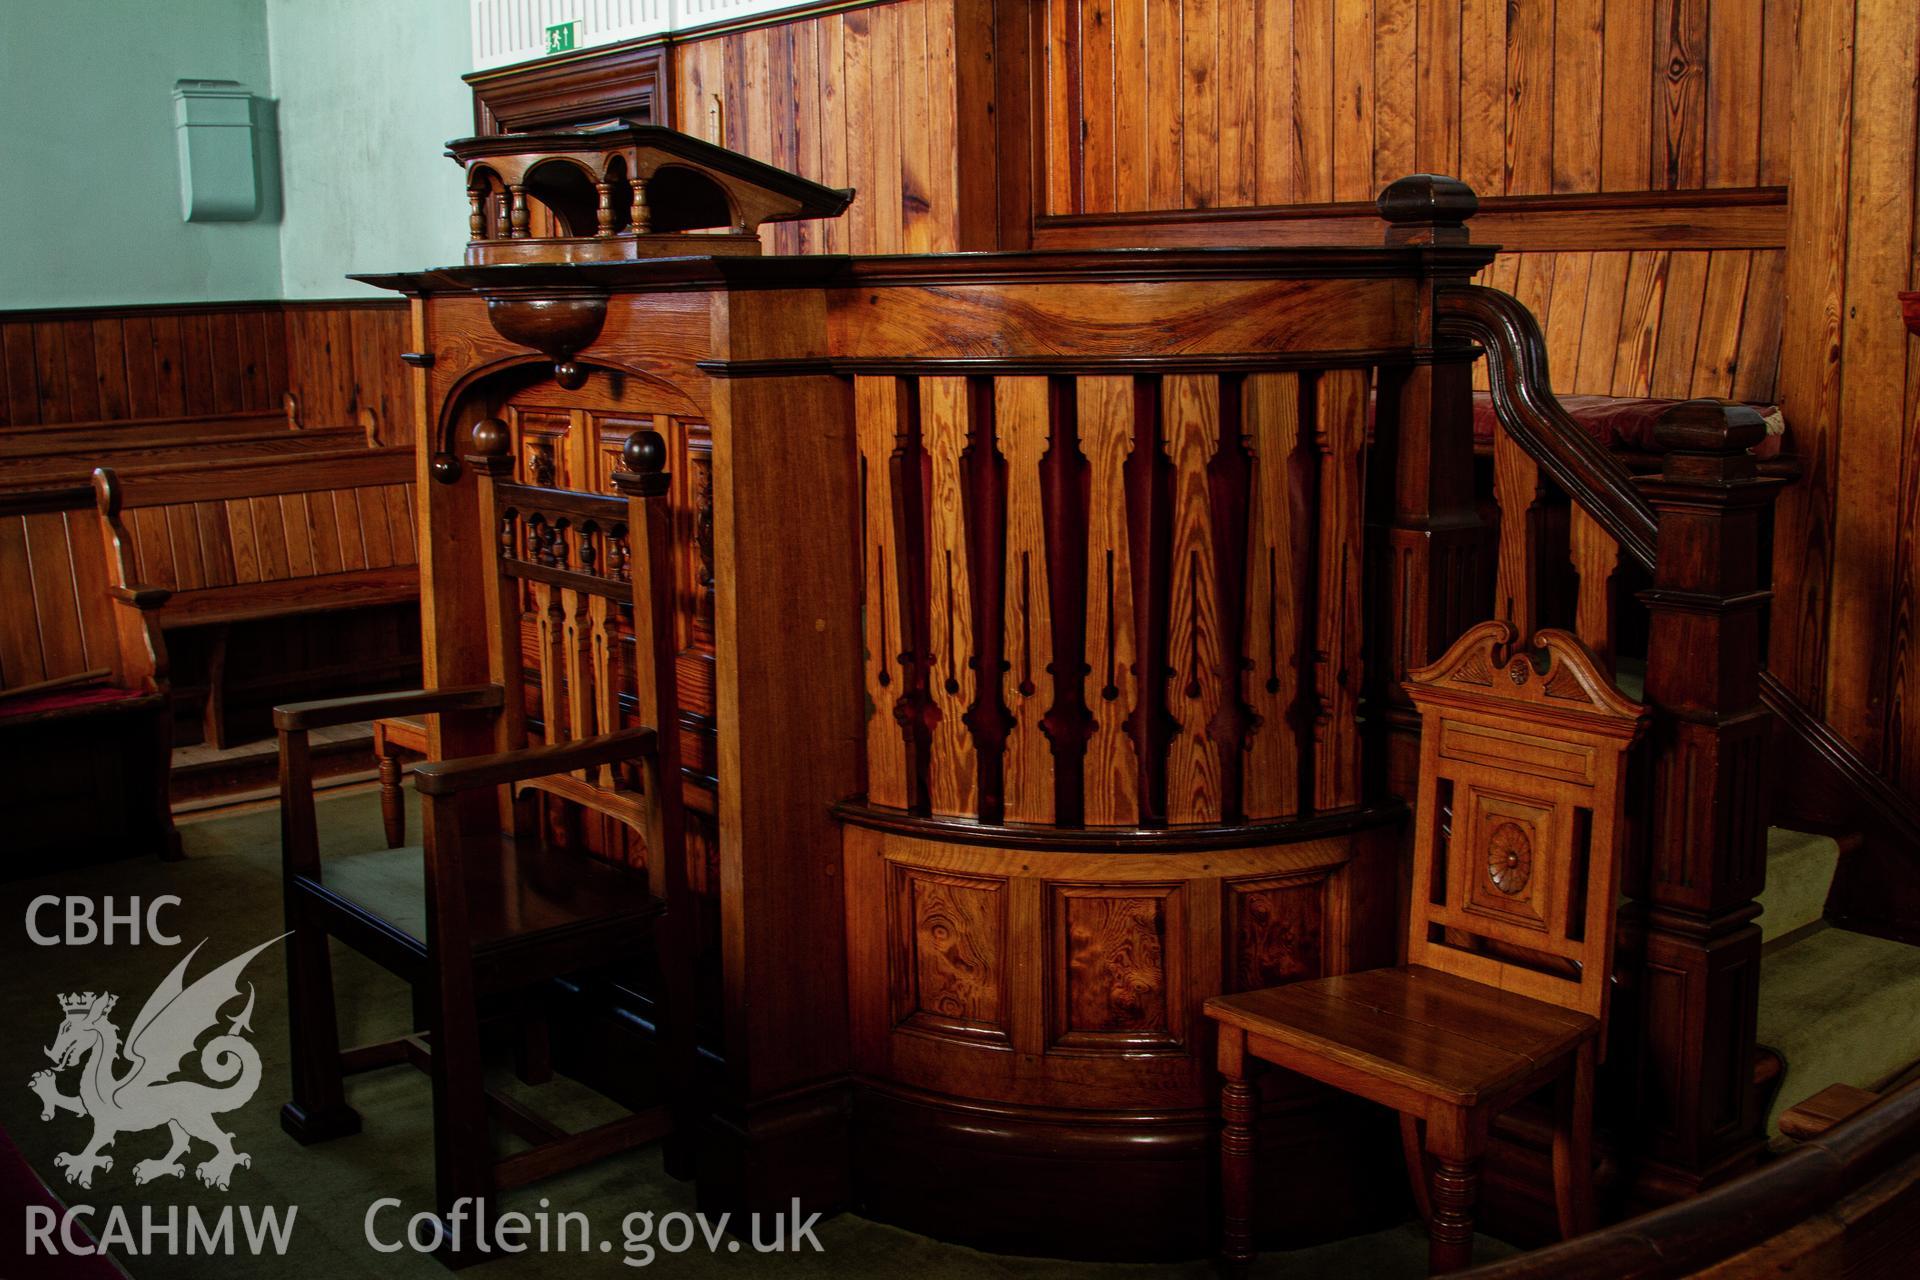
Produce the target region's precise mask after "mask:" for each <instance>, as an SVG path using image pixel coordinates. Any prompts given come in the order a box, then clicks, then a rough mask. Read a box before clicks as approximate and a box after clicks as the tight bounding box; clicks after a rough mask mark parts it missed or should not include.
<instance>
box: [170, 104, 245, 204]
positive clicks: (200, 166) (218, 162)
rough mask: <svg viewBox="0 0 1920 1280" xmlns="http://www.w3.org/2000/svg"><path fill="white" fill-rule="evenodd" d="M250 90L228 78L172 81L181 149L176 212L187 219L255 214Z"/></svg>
mask: <svg viewBox="0 0 1920 1280" xmlns="http://www.w3.org/2000/svg"><path fill="white" fill-rule="evenodd" d="M254 122H255V112H254V102H253V94H252V92H251V91H249V90H248V89H247V88H245V87H244V86H242V85H240V84H238V83H236V82H235V81H232V80H181V81H177V82H176V83H175V84H174V86H173V132H174V138H175V141H176V142H177V143H178V145H179V152H180V216H181V217H183V218H185V219H186V220H187V221H188V222H251V221H252V220H253V219H254V218H257V217H259V216H260V171H259V165H258V163H257V159H256V157H257V156H258V148H257V147H256V145H255V139H254Z"/></svg>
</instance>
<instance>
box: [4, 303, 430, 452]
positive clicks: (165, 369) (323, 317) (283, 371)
mask: <svg viewBox="0 0 1920 1280" xmlns="http://www.w3.org/2000/svg"><path fill="white" fill-rule="evenodd" d="M405 318H406V313H405V310H404V308H403V307H401V306H398V305H395V304H393V303H389V302H386V301H373V302H363V301H354V302H338V303H280V302H239V303H212V304H206V305H201V306H193V305H184V306H161V307H117V308H116V307H97V308H78V309H66V310H60V311H46V312H0V370H3V371H4V376H3V377H0V427H24V426H39V425H46V424H52V423H66V422H95V421H98V422H124V421H130V420H138V419H142V418H155V417H169V416H180V415H189V414H190V415H204V414H230V413H240V412H261V411H266V412H277V411H278V410H279V409H280V407H281V400H282V397H283V396H284V395H285V394H286V393H287V392H288V391H290V390H291V391H292V392H294V394H295V396H296V398H297V399H298V400H299V401H300V403H301V405H302V406H303V420H304V421H305V422H306V424H307V425H309V426H344V425H350V424H352V423H353V422H354V415H355V413H356V412H357V411H358V409H360V408H368V409H372V410H373V411H374V412H375V414H376V415H377V417H378V419H379V421H380V422H381V424H382V426H383V430H384V431H386V432H387V433H388V434H387V435H386V436H384V437H383V440H384V442H385V443H401V444H404V443H406V442H407V435H408V433H409V432H410V430H411V419H410V415H409V414H408V413H407V411H406V405H407V397H406V384H405V381H404V374H405V368H404V366H402V365H401V364H400V363H399V354H400V352H401V351H402V350H403V349H404V347H405V341H406V340H405V333H404V326H405ZM290 330H291V332H292V333H293V335H294V338H293V350H294V364H293V376H292V377H291V378H289V374H288V363H287V360H286V357H285V354H284V353H285V352H286V350H287V348H288V333H289V331H290Z"/></svg>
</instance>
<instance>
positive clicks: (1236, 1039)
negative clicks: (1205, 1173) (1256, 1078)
mask: <svg viewBox="0 0 1920 1280" xmlns="http://www.w3.org/2000/svg"><path fill="white" fill-rule="evenodd" d="M1220 1075H1221V1076H1222V1078H1223V1080H1224V1083H1222V1085H1221V1086H1220V1118H1221V1120H1223V1121H1224V1122H1225V1125H1224V1127H1223V1128H1222V1129H1221V1131H1220V1208H1221V1225H1220V1269H1221V1270H1222V1271H1223V1272H1224V1273H1225V1274H1226V1275H1228V1276H1244V1275H1246V1274H1247V1271H1248V1269H1249V1268H1251V1267H1252V1266H1253V1149H1254V1146H1253V1144H1254V1129H1253V1122H1254V1109H1255V1093H1254V1088H1253V1082H1252V1075H1251V1072H1250V1070H1249V1066H1248V1062H1247V1033H1246V1032H1244V1031H1241V1030H1239V1029H1238V1028H1236V1027H1229V1026H1222V1027H1221V1028H1220Z"/></svg>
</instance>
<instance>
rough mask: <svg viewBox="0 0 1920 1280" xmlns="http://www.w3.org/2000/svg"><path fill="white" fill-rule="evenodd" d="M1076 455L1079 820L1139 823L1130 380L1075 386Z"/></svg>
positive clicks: (1089, 379) (1091, 380) (1091, 381)
mask: <svg viewBox="0 0 1920 1280" xmlns="http://www.w3.org/2000/svg"><path fill="white" fill-rule="evenodd" d="M1076 394H1077V397H1078V408H1079V414H1078V420H1079V432H1080V452H1081V453H1082V454H1083V455H1085V457H1086V459H1087V463H1088V485H1089V490H1088V492H1089V498H1088V510H1087V607H1086V633H1085V634H1086V666H1087V674H1086V680H1085V685H1086V703H1087V707H1088V708H1089V709H1090V710H1091V711H1092V713H1093V736H1092V738H1091V740H1090V741H1089V742H1088V743H1087V756H1086V766H1085V767H1086V773H1085V778H1086V781H1085V788H1086V820H1087V822H1089V823H1093V824H1108V825H1111V824H1116V823H1118V824H1126V823H1133V822H1137V821H1139V818H1140V762H1139V758H1138V755H1137V753H1136V748H1135V744H1134V739H1133V736H1132V733H1131V732H1130V728H1131V721H1132V717H1133V714H1134V709H1135V707H1136V706H1137V705H1138V703H1139V678H1138V674H1137V672H1136V670H1135V666H1134V664H1135V657H1134V635H1133V566H1132V561H1131V553H1130V552H1129V549H1128V548H1129V546H1130V542H1131V539H1130V536H1129V530H1128V520H1127V486H1126V463H1127V458H1128V457H1129V456H1130V455H1131V454H1132V452H1133V445H1134V403H1133V379H1131V378H1116V377H1086V378H1081V379H1079V380H1078V382H1077V384H1076Z"/></svg>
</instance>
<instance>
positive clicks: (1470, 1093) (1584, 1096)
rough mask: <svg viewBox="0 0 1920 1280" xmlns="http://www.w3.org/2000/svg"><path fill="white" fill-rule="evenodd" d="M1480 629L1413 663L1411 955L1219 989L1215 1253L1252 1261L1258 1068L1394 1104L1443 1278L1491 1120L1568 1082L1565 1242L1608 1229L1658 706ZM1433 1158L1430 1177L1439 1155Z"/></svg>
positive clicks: (1561, 1121)
mask: <svg viewBox="0 0 1920 1280" xmlns="http://www.w3.org/2000/svg"><path fill="white" fill-rule="evenodd" d="M1519 635H1520V632H1519V631H1517V630H1516V628H1515V624H1514V623H1512V622H1511V621H1494V622H1487V623H1482V624H1481V625H1479V626H1477V627H1475V628H1474V629H1473V630H1471V631H1469V632H1468V633H1467V634H1466V635H1464V636H1462V637H1461V638H1460V640H1459V641H1458V642H1457V643H1456V644H1455V645H1454V646H1453V647H1452V648H1451V649H1450V650H1448V652H1447V654H1446V656H1445V657H1443V658H1442V659H1441V660H1440V661H1439V662H1437V663H1434V664H1433V665H1431V666H1428V667H1424V668H1422V669H1420V670H1418V671H1414V672H1411V673H1409V675H1408V679H1407V688H1408V691H1409V693H1410V694H1411V696H1412V698H1413V701H1414V703H1415V705H1416V706H1417V707H1418V708H1419V710H1420V713H1421V718H1422V734H1421V763H1420V797H1419V802H1418V804H1417V806H1416V809H1415V813H1416V818H1415V823H1416V834H1415V842H1414V857H1413V866H1412V874H1411V876H1410V883H1411V885H1412V899H1411V902H1410V904H1409V907H1408V913H1407V945H1406V950H1405V955H1406V958H1407V962H1408V963H1407V964H1406V965H1404V966H1402V967H1399V968H1393V969H1377V970H1373V971H1370V972H1363V973H1356V974H1349V975H1343V976H1336V977H1330V978H1321V979H1318V980H1307V981H1299V982H1294V983H1291V984H1289V985H1285V986H1280V987H1270V988H1266V989H1263V990H1257V991H1250V992H1244V993H1241V994H1235V995H1221V996H1216V997H1214V998H1212V999H1210V1000H1208V1001H1207V1004H1206V1013H1207V1015H1208V1017H1210V1018H1212V1019H1213V1020H1214V1021H1215V1022H1216V1023H1218V1024H1220V1028H1221V1030H1220V1043H1219V1050H1218V1057H1219V1065H1220V1071H1221V1074H1222V1076H1223V1077H1225V1080H1226V1083H1225V1085H1224V1086H1223V1092H1222V1100H1221V1111H1222V1114H1223V1116H1224V1117H1225V1120H1226V1126H1227V1127H1226V1133H1225V1134H1224V1135H1223V1138H1222V1141H1221V1171H1222V1177H1221V1181H1222V1186H1223V1199H1224V1226H1223V1239H1222V1244H1221V1249H1222V1256H1223V1259H1224V1261H1225V1262H1226V1264H1227V1265H1228V1267H1229V1268H1230V1269H1234V1270H1244V1269H1245V1268H1246V1267H1247V1266H1248V1265H1249V1264H1250V1263H1251V1261H1252V1258H1253V1251H1252V1249H1253V1229H1254V1219H1255V1215H1254V1208H1253V1166H1254V1161H1253V1141H1254V1120H1255V1117H1254V1114H1253V1111H1252V1108H1251V1106H1250V1102H1251V1098H1252V1094H1251V1086H1250V1080H1251V1078H1252V1075H1253V1067H1254V1066H1255V1065H1257V1064H1258V1063H1261V1062H1268V1063H1273V1064H1275V1065H1278V1066H1281V1067H1285V1068H1287V1069H1289V1070H1292V1071H1295V1072H1299V1073H1301V1074H1303V1075H1306V1076H1309V1077H1311V1078H1312V1079H1315V1080H1319V1081H1321V1082H1323V1083H1326V1084H1330V1085H1333V1086H1334V1087H1336V1088H1339V1089H1343V1090H1346V1091H1347V1092H1350V1093H1353V1094H1356V1095H1358V1096H1360V1097H1363V1098H1366V1099H1368V1100H1370V1101H1373V1102H1377V1103H1381V1104H1384V1105H1386V1106H1388V1107H1391V1108H1393V1109H1394V1110H1395V1111H1398V1112H1399V1113H1400V1114H1401V1118H1402V1119H1401V1125H1402V1132H1403V1135H1404V1139H1405V1146H1406V1155H1407V1164H1408V1173H1409V1176H1410V1177H1411V1178H1412V1179H1413V1180H1414V1184H1415V1194H1416V1199H1417V1200H1418V1201H1419V1203H1420V1205H1421V1208H1422V1212H1423V1214H1424V1215H1425V1216H1426V1217H1427V1220H1428V1228H1429V1234H1430V1241H1431V1243H1430V1249H1429V1254H1428V1257H1429V1266H1430V1269H1431V1270H1433V1271H1436V1272H1437V1271H1451V1270H1457V1269H1459V1268H1461V1267H1463V1266H1465V1265H1467V1264H1468V1263H1469V1262H1470V1261H1471V1258H1472V1242H1473V1217H1474V1212H1475V1207H1476V1200H1477V1188H1478V1179H1479V1164H1480V1160H1481V1158H1482V1154H1483V1152H1484V1150H1485V1147H1486V1144H1487V1137H1488V1129H1489V1126H1490V1122H1491V1120H1492V1117H1493V1115H1494V1114H1495V1113H1497V1112H1498V1111H1499V1110H1502V1109H1504V1108H1505V1107H1507V1106H1509V1105H1511V1104H1512V1103H1513V1102H1515V1101H1517V1100H1518V1099H1519V1098H1520V1097H1522V1096H1524V1095H1525V1094H1527V1093H1530V1092H1533V1091H1534V1090H1536V1089H1538V1088H1539V1087H1540V1086H1541V1085H1542V1084H1544V1083H1546V1082H1548V1081H1555V1082H1556V1090H1557V1093H1558V1097H1557V1102H1556V1113H1555V1122H1554V1129H1553V1139H1552V1144H1553V1175H1554V1176H1553V1181H1554V1200H1555V1206H1556V1209H1557V1212H1558V1216H1559V1221H1560V1229H1561V1233H1562V1234H1563V1235H1564V1236H1567V1237H1572V1236H1575V1235H1579V1234H1581V1233H1582V1232H1583V1231H1585V1230H1586V1229H1587V1228H1588V1227H1589V1226H1590V1225H1591V1223H1592V1219H1593V1188H1592V1178H1593V1166H1592V1159H1593V1155H1592V1141H1593V1076H1594V1065H1595V1061H1596V1059H1597V1058H1598V1057H1599V1055H1600V1053H1601V1052H1602V1051H1603V1050H1604V1046H1605V1040H1606V1032H1605V1025H1606V1019H1607V1013H1608V1005H1609V997H1610V995H1611V988H1612V986H1613V981H1614V978H1613V963H1612V960H1613V946H1614V913H1615V910H1616V907H1617V903H1618V890H1617V885H1618V882H1619V874H1620V863H1621V861H1622V859H1623V856H1624V848H1625V844H1626V832H1625V827H1624V819H1625V817H1626V813H1627V785H1626V781H1627V774H1626V755H1627V752H1628V750H1629V749H1630V748H1631V746H1632V744H1633V742H1634V740H1635V739H1636V738H1637V737H1638V736H1639V733H1640V731H1641V729H1642V727H1643V725H1644V723H1645V721H1646V718H1647V717H1646V712H1645V710H1644V709H1643V708H1642V707H1640V706H1639V705H1638V704H1637V703H1633V702H1630V701H1628V700H1627V699H1626V698H1625V697H1624V696H1623V695H1622V694H1620V693H1619V692H1618V691H1617V690H1616V689H1614V687H1613V686H1612V685H1611V684H1610V683H1609V682H1608V680H1607V677H1606V674H1605V673H1604V671H1603V670H1602V669H1601V668H1600V667H1599V666H1598V665H1597V664H1596V663H1595V662H1594V660H1593V658H1592V655H1590V654H1589V653H1587V652H1586V651H1585V650H1584V649H1583V648H1582V647H1581V646H1580V644H1579V642H1578V641H1577V640H1575V639H1574V638H1573V637H1572V636H1570V635H1568V634H1567V633H1565V632H1557V631H1552V630H1544V631H1541V632H1539V633H1538V635H1537V636H1536V637H1535V639H1534V643H1533V645H1532V646H1531V650H1532V651H1531V652H1529V651H1528V649H1527V648H1523V647H1522V646H1520V645H1519V644H1516V643H1515V642H1516V640H1517V639H1518V637H1519ZM1429 1155H1430V1156H1431V1157H1432V1161H1433V1168H1432V1169H1431V1170H1429V1169H1428V1167H1427V1160H1426V1157H1427V1156H1429Z"/></svg>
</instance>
